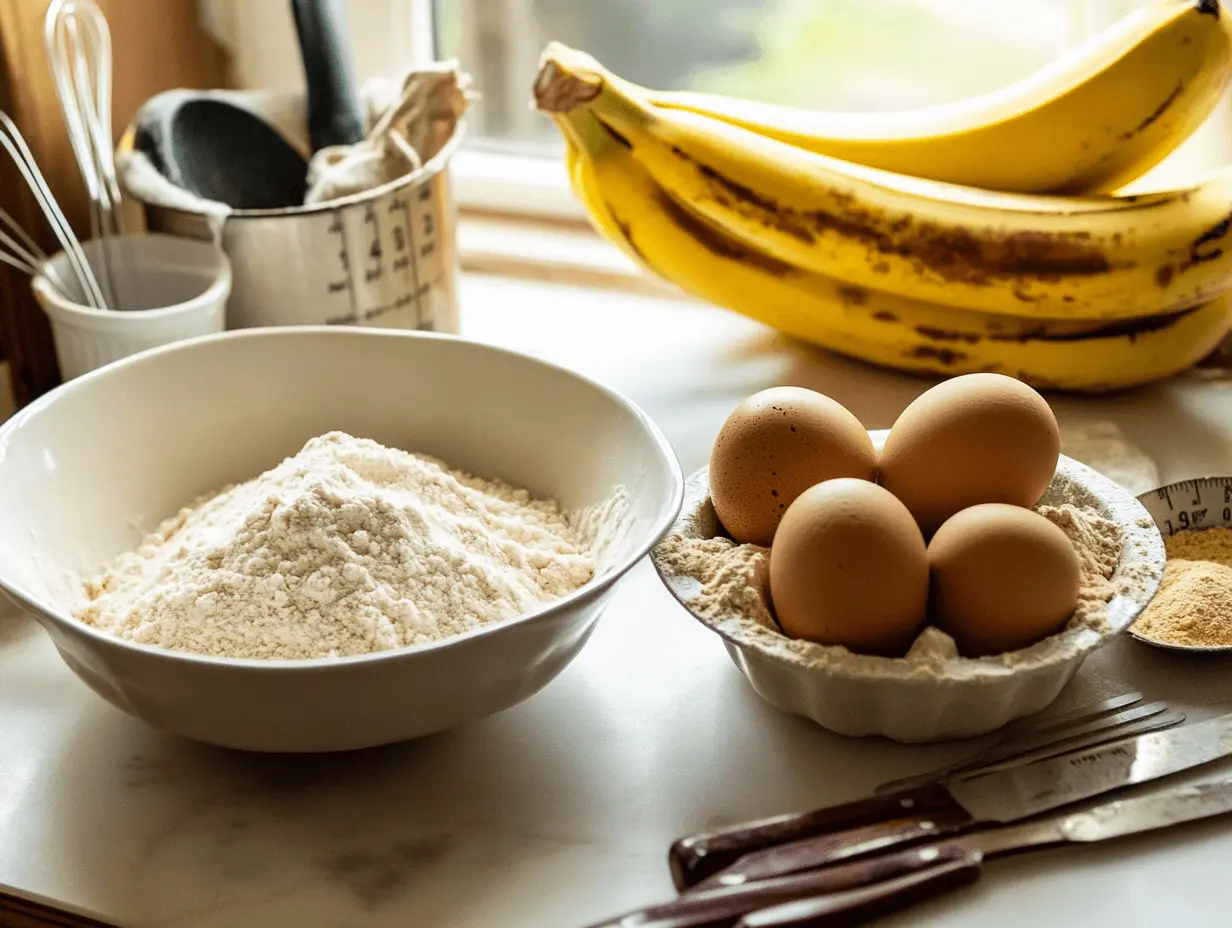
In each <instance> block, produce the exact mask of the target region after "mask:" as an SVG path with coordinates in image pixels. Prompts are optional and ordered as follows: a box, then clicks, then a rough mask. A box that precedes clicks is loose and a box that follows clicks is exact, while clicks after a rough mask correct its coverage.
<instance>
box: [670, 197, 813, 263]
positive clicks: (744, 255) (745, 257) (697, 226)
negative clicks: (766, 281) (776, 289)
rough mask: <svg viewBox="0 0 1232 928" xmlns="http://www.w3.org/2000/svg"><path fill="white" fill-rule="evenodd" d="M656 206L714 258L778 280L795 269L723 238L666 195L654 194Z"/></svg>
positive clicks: (717, 231) (725, 237)
mask: <svg viewBox="0 0 1232 928" xmlns="http://www.w3.org/2000/svg"><path fill="white" fill-rule="evenodd" d="M655 202H656V205H657V206H658V207H659V208H660V209H661V210H663V212H664V214H665V215H666V216H667V218H668V219H670V220H671V221H672V223H673V224H674V225H676V226H677V227H678V228H679V229H680V230H681V231H682V232H684V233H685V234H686V235H688V236H689V237H690V238H692V239H694V240H696V241H697V243H698V244H700V245H701V246H702V247H704V248H705V249H706V250H707V251H709V252H710V253H711V254H714V255H717V256H718V257H720V258H725V259H727V260H729V261H739V262H740V263H742V264H746V265H751V266H753V267H757V268H760V269H761V270H763V271H766V272H767V273H769V274H773V275H774V276H776V277H790V276H792V275H794V274H795V269H794V268H793V267H792V266H791V265H789V264H785V263H783V262H782V261H776V260H775V259H774V258H771V257H770V256H769V255H765V254H762V253H761V252H759V251H754V250H752V249H750V248H746V247H745V246H744V245H742V244H741V243H740V242H738V241H736V240H735V239H733V238H731V237H729V236H727V235H724V234H723V233H722V232H720V231H719V230H718V229H716V228H714V227H713V226H711V225H709V224H707V223H706V222H704V221H703V220H701V219H699V218H698V217H696V216H694V215H693V214H692V213H690V212H689V211H688V210H686V209H685V208H684V207H683V206H681V205H680V204H679V203H678V202H676V200H674V199H673V198H672V197H671V196H670V195H669V194H668V193H667V192H666V191H664V190H659V191H657V192H656V193H655Z"/></svg>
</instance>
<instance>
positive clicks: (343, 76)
mask: <svg viewBox="0 0 1232 928" xmlns="http://www.w3.org/2000/svg"><path fill="white" fill-rule="evenodd" d="M338 3H339V0H291V10H292V12H293V13H294V15H295V30H296V32H297V33H298V34H299V49H300V54H301V55H302V56H303V60H304V75H305V77H306V78H307V80H308V138H309V140H310V141H311V143H312V150H313V151H314V152H315V151H320V150H321V149H322V148H327V147H329V146H331V145H354V144H355V143H356V142H358V141H361V140H362V139H363V137H364V118H363V114H362V112H361V110H360V101H359V94H358V92H357V91H356V89H355V88H356V79H355V65H354V62H353V61H352V59H351V47H350V42H349V41H348V39H347V35H346V28H345V21H344V19H343V16H342V13H341V11H340V9H339V6H338Z"/></svg>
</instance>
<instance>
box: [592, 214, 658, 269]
mask: <svg viewBox="0 0 1232 928" xmlns="http://www.w3.org/2000/svg"><path fill="white" fill-rule="evenodd" d="M603 206H604V208H605V209H606V210H607V211H608V214H609V215H610V216H611V217H612V222H614V223H616V228H618V229H619V230H620V234H621V236H622V237H623V238H624V240H625V244H626V245H628V246H629V250H630V251H632V252H633V253H634V254H635V255H637V258H638V260H639V261H641V262H642V263H643V264H645V265H647V266H649V265H650V262H649V261H648V260H647V259H646V254H645V253H644V252H643V251H642V249H641V248H639V247H638V244H637V242H636V241H635V240H634V238H633V227H632V226H630V225H629V222H628V220H625V219H621V218H620V217H619V216H618V215H616V211H615V210H614V209H612V205H611V204H610V203H608V202H607V201H606V200H605V201H604V202H603Z"/></svg>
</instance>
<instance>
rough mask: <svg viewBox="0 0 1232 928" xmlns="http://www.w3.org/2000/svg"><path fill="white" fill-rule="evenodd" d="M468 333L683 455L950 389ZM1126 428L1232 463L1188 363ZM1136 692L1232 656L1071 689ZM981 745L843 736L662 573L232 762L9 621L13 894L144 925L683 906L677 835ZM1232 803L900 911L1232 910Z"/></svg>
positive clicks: (1126, 651)
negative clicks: (321, 752)
mask: <svg viewBox="0 0 1232 928" xmlns="http://www.w3.org/2000/svg"><path fill="white" fill-rule="evenodd" d="M463 298H464V304H463V305H464V309H463V312H464V316H465V323H464V325H465V329H466V334H468V335H471V336H473V337H476V338H480V339H484V340H490V341H497V342H499V343H501V344H505V345H509V346H511V347H515V348H519V349H522V350H526V351H529V352H530V353H533V354H536V355H540V356H544V357H547V358H549V359H551V360H554V361H556V362H559V363H562V364H565V365H568V366H570V367H574V368H577V369H579V370H581V371H583V372H584V373H587V374H590V375H592V376H595V377H599V378H601V379H602V380H604V381H605V382H606V383H608V384H610V385H611V386H613V387H615V388H617V389H619V390H621V391H624V392H625V393H626V394H628V395H629V396H631V397H632V398H633V399H634V400H635V401H636V402H638V403H640V404H641V405H642V406H643V407H644V408H645V409H646V410H647V411H648V412H649V413H650V414H651V415H652V416H653V417H654V418H655V419H656V420H657V421H658V422H659V424H660V425H661V426H662V427H663V429H664V430H665V432H666V433H667V435H668V438H669V439H670V440H671V441H672V443H673V445H674V446H675V448H676V450H677V453H678V454H679V456H680V459H681V463H682V465H683V467H684V469H685V471H686V472H689V471H692V470H694V469H695V468H697V467H699V466H701V465H702V464H703V463H705V460H706V458H707V455H708V451H709V447H710V442H711V441H712V439H713V437H714V435H715V433H716V431H717V430H718V427H719V425H720V424H721V422H722V421H723V418H724V417H725V416H726V414H727V413H728V412H729V411H730V409H731V408H732V407H733V406H734V405H735V404H736V403H737V402H738V401H739V400H740V399H741V398H742V397H744V396H745V395H747V394H749V393H752V392H754V391H756V390H758V389H761V388H762V387H765V386H769V385H772V384H778V383H794V384H800V385H803V386H809V387H813V388H815V389H819V390H822V391H824V392H827V393H829V394H831V395H832V396H834V397H835V398H837V399H838V400H840V401H841V402H843V403H845V404H847V405H848V406H849V407H850V408H851V409H852V410H853V411H854V412H855V413H856V414H857V415H859V416H860V417H861V418H862V419H863V421H864V422H865V424H866V425H867V426H868V427H869V428H885V427H888V426H889V425H890V424H891V423H892V421H893V419H894V416H895V415H896V414H897V412H898V411H899V410H900V409H901V408H902V407H903V406H904V405H905V404H906V403H907V402H909V401H910V400H911V399H912V398H913V397H914V396H915V395H916V394H918V393H919V392H920V391H922V390H923V389H924V388H925V387H926V386H927V383H926V382H924V381H920V380H916V379H911V378H905V377H896V376H892V375H888V374H884V373H879V372H875V371H872V370H870V369H867V368H863V367H860V366H859V365H855V364H850V363H847V362H844V361H841V360H838V359H835V358H832V357H829V356H826V355H823V354H821V353H814V352H810V351H808V350H807V349H800V348H793V347H788V346H786V345H783V344H780V343H777V341H776V340H775V339H774V337H773V336H772V335H771V334H770V333H769V332H768V331H767V330H765V329H763V328H761V327H760V326H757V325H754V324H753V323H749V322H745V321H744V320H742V319H740V318H737V317H734V316H730V315H728V314H725V313H721V312H719V311H716V310H710V309H706V308H703V307H701V306H695V305H690V304H685V303H681V302H676V301H670V300H656V299H650V298H644V297H632V296H620V295H615V294H611V295H609V294H602V293H599V294H596V293H593V292H589V291H583V290H578V289H571V288H565V287H559V288H551V287H543V286H538V285H530V284H520V283H515V282H510V281H505V280H500V279H496V278H482V277H471V278H468V279H467V280H466V282H465V284H464V287H463ZM1057 408H1058V412H1059V415H1060V417H1061V419H1062V422H1063V423H1067V422H1070V423H1072V422H1076V421H1078V420H1084V419H1099V418H1107V419H1111V420H1113V421H1115V422H1117V423H1118V424H1119V425H1120V426H1121V427H1122V428H1123V429H1124V431H1125V432H1126V434H1127V435H1128V436H1129V437H1130V438H1131V439H1132V440H1133V441H1135V442H1136V443H1137V444H1139V445H1140V446H1142V447H1143V448H1145V449H1146V450H1147V451H1148V452H1149V453H1150V454H1151V455H1152V456H1153V457H1154V458H1155V459H1156V461H1157V463H1158V464H1159V467H1160V470H1161V474H1162V477H1163V479H1164V480H1165V481H1173V480H1179V479H1183V478H1185V477H1191V476H1199V475H1205V474H1227V473H1232V447H1230V446H1232V392H1229V391H1228V390H1227V389H1225V388H1219V387H1214V386H1210V385H1206V384H1202V383H1200V382H1199V381H1197V380H1181V381H1176V382H1173V383H1171V384H1168V385H1166V386H1164V387H1161V388H1157V389H1152V390H1147V391H1140V392H1137V393H1135V394H1133V395H1127V396H1122V397H1118V398H1116V399H1111V400H1103V401H1098V402H1096V401H1088V402H1077V401H1062V402H1059V403H1057ZM1130 687H1133V688H1137V689H1140V690H1141V691H1142V692H1144V693H1145V694H1146V695H1147V696H1148V697H1149V698H1151V699H1168V700H1170V701H1172V702H1174V703H1175V704H1176V705H1178V706H1182V707H1185V708H1187V709H1189V710H1190V711H1191V713H1192V715H1191V717H1193V718H1196V717H1198V716H1201V715H1204V714H1205V715H1209V714H1212V713H1213V712H1216V711H1225V710H1229V709H1232V662H1227V663H1218V662H1209V661H1194V660H1183V659H1178V658H1176V657H1174V656H1171V655H1166V654H1163V653H1160V652H1156V651H1153V650H1151V649H1148V648H1146V647H1144V646H1142V645H1138V644H1136V643H1134V642H1132V641H1130V640H1122V641H1119V642H1117V643H1116V644H1114V645H1112V646H1110V647H1109V648H1107V649H1105V651H1103V652H1101V653H1099V654H1097V655H1096V656H1095V657H1093V658H1092V659H1090V660H1089V661H1088V662H1087V665H1086V666H1085V667H1084V668H1083V669H1082V671H1081V672H1080V674H1079V677H1078V678H1077V679H1076V680H1075V682H1074V683H1073V684H1071V687H1070V690H1068V691H1067V693H1066V694H1065V695H1064V696H1063V697H1062V698H1072V697H1073V696H1074V695H1075V693H1076V692H1078V691H1084V690H1085V691H1090V690H1101V691H1102V690H1108V689H1113V690H1116V689H1121V688H1130ZM970 750H971V745H934V746H930V747H907V746H902V745H895V744H892V743H889V742H886V741H882V740H867V739H865V740H854V739H846V738H842V737H839V736H837V735H832V734H829V733H828V732H826V731H824V730H822V729H820V728H818V727H817V726H815V725H814V724H812V723H811V722H808V721H805V720H802V719H798V718H791V717H787V716H785V715H782V714H780V713H778V712H776V711H775V710H774V709H772V708H771V707H769V706H768V705H767V704H765V703H764V702H762V701H761V700H760V699H759V698H758V697H757V696H756V694H754V693H753V691H752V690H751V688H750V687H749V686H748V685H747V684H746V683H745V681H744V678H743V677H742V676H741V675H740V674H739V672H738V671H737V670H736V668H735V667H734V666H733V665H732V663H731V662H730V661H729V660H728V658H727V656H726V654H725V652H724V650H723V647H722V646H721V644H720V643H719V641H718V639H717V638H716V637H715V636H714V635H712V634H711V633H710V632H708V631H707V630H705V629H704V628H702V627H701V626H700V625H699V624H697V623H696V622H694V621H693V619H691V618H690V617H689V616H688V615H687V614H686V613H685V612H684V611H683V610H682V609H681V608H680V607H679V606H677V605H676V604H675V602H674V601H673V600H672V599H671V597H670V596H669V595H668V594H667V592H666V591H665V590H664V589H663V588H662V587H661V586H660V584H659V583H658V580H657V578H656V577H655V575H654V572H653V570H652V569H651V568H650V566H649V565H648V564H647V563H642V564H641V565H639V566H638V567H637V568H636V569H635V570H634V571H633V573H632V574H631V575H630V576H629V577H628V578H627V580H626V581H625V582H624V583H623V584H622V586H621V588H620V590H619V593H618V595H617V598H616V599H615V601H614V602H613V604H612V605H611V607H610V608H609V609H608V611H607V613H606V614H605V616H604V617H603V619H602V621H601V622H600V624H599V628H598V630H597V631H596V633H595V634H594V636H593V638H592V639H591V641H590V643H589V644H588V645H587V646H586V648H585V650H584V651H583V652H582V654H581V656H580V657H579V658H578V659H577V660H576V661H575V662H574V663H573V664H572V665H570V666H569V667H568V668H567V669H566V670H565V672H564V673H562V674H561V676H560V677H559V678H557V680H555V681H554V682H553V683H552V684H551V685H549V686H548V687H547V688H546V689H545V690H543V691H542V692H541V693H539V694H538V695H536V696H534V697H533V698H531V699H530V700H528V701H527V702H525V703H523V704H522V705H520V706H517V707H515V708H513V709H511V710H508V711H506V712H504V713H501V714H500V715H497V716H494V717H492V718H489V719H486V720H484V721H481V722H478V723H475V724H473V725H469V726H467V727H464V728H462V729H458V730H455V731H452V732H448V733H445V734H441V735H437V736H433V737H430V738H427V739H423V740H421V741H418V742H412V743H408V744H403V745H397V746H393V747H388V748H381V749H376V750H372V751H365V752H359V753H355V754H349V755H331V756H318V757H304V756H295V757H281V756H261V755H245V754H239V753H231V752H226V751H222V750H219V749H214V748H209V747H204V746H200V745H196V744H193V743H190V742H185V741H181V740H178V739H175V738H173V737H170V736H165V735H162V734H159V733H157V732H155V731H153V730H151V729H149V728H147V727H146V726H145V725H143V724H142V723H140V722H137V721H135V720H133V719H130V718H129V717H127V716H126V715H124V714H122V713H121V712H120V711H119V710H117V709H114V708H112V707H111V706H110V705H108V704H107V703H105V702H103V701H102V700H101V699H100V698H98V697H97V696H95V695H93V694H92V693H91V692H90V691H88V690H87V689H86V687H85V685H84V684H82V683H81V682H79V681H78V680H77V678H76V677H74V676H73V675H72V673H71V672H70V671H69V670H68V668H67V667H66V666H65V665H64V664H63V663H62V662H61V661H60V659H59V657H58V655H57V654H56V652H55V650H54V648H53V647H52V645H51V643H50V641H49V640H48V639H47V638H46V636H45V635H44V634H43V633H42V631H41V630H40V629H39V628H38V627H37V626H36V625H35V624H34V623H33V622H32V621H30V620H28V619H25V618H20V617H16V616H12V617H5V618H0V888H7V889H9V891H15V892H17V893H21V894H28V895H30V896H33V897H36V898H37V897H43V898H46V899H50V900H53V901H55V902H56V903H57V904H59V905H63V906H66V907H73V908H78V909H81V910H83V911H86V912H90V913H94V914H96V915H99V916H101V917H103V918H105V919H107V920H109V921H112V922H115V923H117V924H120V925H123V926H130V928H145V926H151V928H153V926H165V928H172V926H175V928H221V926H246V925H252V926H261V928H281V926H294V928H394V926H397V928H421V926H422V928H430V926H438V925H439V926H450V928H477V926H483V928H497V926H500V928H515V926H516V928H521V926H526V928H581V926H583V925H585V924H587V923H589V922H591V921H594V920H597V919H599V918H601V917H606V916H611V915H615V914H617V913H618V912H620V911H622V910H624V909H628V908H631V907H635V906H637V905H642V904H648V903H651V902H654V901H658V900H659V899H660V897H663V898H666V897H668V896H670V895H671V893H672V888H671V884H670V881H669V879H668V876H667V869H666V866H665V862H664V861H665V852H666V849H667V846H668V844H669V842H670V841H671V840H672V839H673V838H675V837H678V836H679V835H681V834H684V833H687V832H691V831H694V830H697V829H698V828H699V827H701V826H704V825H707V824H713V823H718V822H726V821H734V820H739V819H743V818H748V817H753V816H761V815H767V814H772V813H776V812H782V811H788V810H792V809H796V808H803V807H807V806H810V805H820V804H828V803H830V802H834V801H839V800H844V799H850V798H854V797H856V796H858V795H860V794H862V793H864V792H867V790H868V788H869V787H870V786H871V785H872V784H873V783H876V782H879V781H881V780H883V779H888V778H890V777H892V776H897V775H902V774H905V773H908V772H911V771H913V770H918V769H923V768H926V767H931V766H934V765H935V764H937V763H940V762H942V761H944V760H948V759H950V758H952V757H955V756H959V755H961V754H963V753H966V752H967V751H970ZM1230 857H1232V818H1225V819H1222V820H1215V821H1212V822H1207V823H1201V824H1198V825H1195V826H1185V827H1183V828H1180V829H1176V830H1174V831H1172V832H1168V833H1162V834H1158V835H1154V836H1145V837H1141V838H1136V839H1129V840H1125V841H1120V842H1115V843H1113V844H1108V845H1104V846H1098V847H1096V846H1091V847H1079V848H1069V849H1065V850H1060V851H1049V852H1042V853H1038V854H1032V855H1029V856H1025V857H1020V858H1016V859H1012V860H1009V861H999V862H994V863H992V864H990V865H989V866H988V867H987V868H986V873H985V876H984V878H983V880H981V882H980V883H979V884H978V885H977V886H975V887H973V888H970V889H966V890H962V891H959V892H957V893H954V894H952V895H950V896H948V897H946V898H944V899H942V900H938V901H936V902H934V903H931V904H929V905H928V906H925V907H920V908H917V909H914V910H912V911H911V912H910V913H909V914H907V915H903V916H899V917H896V918H893V919H887V920H885V921H884V922H883V923H882V924H886V925H906V924H911V925H928V926H933V925H937V926H940V925H945V926H950V928H954V926H980V928H984V926H987V925H989V924H997V925H998V926H1000V928H1009V926H1023V928H1026V926H1031V928H1037V926H1039V925H1040V924H1063V925H1071V924H1082V925H1084V926H1085V928H1101V926H1108V928H1113V926H1115V928H1125V926H1128V925H1144V926H1145V925H1150V926H1155V925H1165V924H1167V925H1185V926H1198V925H1226V924H1228V923H1229V921H1230V919H1232V915H1229V913H1232V880H1229V879H1228V878H1227V864H1226V861H1227V860H1228V859H1229V858H1230Z"/></svg>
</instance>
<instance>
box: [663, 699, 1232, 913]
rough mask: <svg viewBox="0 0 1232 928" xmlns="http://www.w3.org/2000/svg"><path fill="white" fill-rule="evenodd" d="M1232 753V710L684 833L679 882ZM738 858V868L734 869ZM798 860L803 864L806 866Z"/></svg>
mask: <svg viewBox="0 0 1232 928" xmlns="http://www.w3.org/2000/svg"><path fill="white" fill-rule="evenodd" d="M1229 755H1232V714H1229V715H1222V716H1219V717H1217V718H1213V719H1209V720H1207V721H1204V722H1198V723H1196V724H1192V725H1185V726H1182V727H1180V728H1173V729H1170V730H1168V731H1162V732H1151V733H1149V734H1143V735H1138V736H1137V737H1134V738H1128V739H1125V740H1122V741H1116V742H1113V743H1111V744H1105V745H1101V746H1099V747H1095V748H1091V749H1090V750H1083V751H1075V752H1071V753H1068V754H1062V755H1060V756H1057V757H1049V758H1045V759H1041V760H1037V761H1033V762H1031V763H1028V764H1024V765H1022V766H1016V767H1012V768H1009V769H1004V770H996V771H993V772H990V773H977V774H974V775H959V776H956V777H953V778H951V779H948V780H946V781H944V782H943V783H934V784H929V785H927V786H924V787H919V788H914V789H907V790H902V791H899V792H895V793H887V794H885V795H882V796H872V797H870V798H868V799H861V800H857V801H855V802H852V803H846V804H844V805H839V806H831V807H829V808H825V809H817V810H813V811H811V812H803V813H798V814H791V815H781V816H777V817H775V818H768V819H761V820H759V821H754V822H747V823H745V824H742V825H736V826H732V827H729V828H724V829H722V830H718V831H712V832H706V833H702V834H698V835H693V836H690V837H687V838H681V839H680V840H678V841H676V842H675V843H674V844H673V845H672V847H671V850H670V851H669V853H668V860H669V863H670V865H671V870H672V878H673V880H674V881H675V883H676V886H677V888H678V889H684V888H687V887H696V886H699V885H701V884H704V885H706V886H715V885H721V882H720V881H721V878H720V877H719V873H720V871H725V872H724V874H723V877H724V878H725V877H732V878H735V879H737V880H741V881H743V880H749V879H763V878H765V877H767V876H781V875H783V874H784V872H786V871H784V870H783V869H782V868H783V866H784V864H785V861H787V860H792V861H795V860H798V859H799V858H798V855H797V854H796V849H795V848H794V847H793V848H790V849H787V854H786V856H784V855H783V854H780V853H779V852H780V851H781V850H784V849H783V848H781V847H780V846H781V845H787V844H798V843H801V842H803V841H804V840H805V839H810V838H822V836H824V839H822V840H817V841H811V842H809V846H810V853H811V855H812V860H811V862H810V863H808V864H807V865H806V866H809V867H816V866H822V865H825V864H829V863H833V862H835V861H839V860H845V859H849V858H852V857H856V856H858V855H861V854H867V853H871V852H873V851H886V850H889V849H890V848H892V847H900V846H903V845H906V844H910V843H912V842H917V841H921V840H925V839H929V838H939V837H943V836H945V835H952V834H958V833H960V832H962V831H964V830H966V829H968V828H970V827H972V826H974V825H976V824H977V823H981V822H985V823H1005V822H1013V821H1017V820H1019V819H1024V818H1028V817H1029V816H1032V815H1038V814H1039V813H1041V812H1048V811H1051V810H1052V809H1057V808H1060V807H1061V806H1065V805H1069V804H1070V803H1074V802H1079V801H1081V800H1083V799H1090V798H1092V797H1094V796H1099V795H1101V794H1103V793H1106V792H1109V791H1110V790H1114V789H1119V788H1121V787H1124V786H1133V785H1134V784H1137V783H1146V782H1148V781H1151V780H1155V779H1158V778H1160V777H1164V776H1167V775H1169V774H1172V773H1177V772H1179V771H1182V770H1188V769H1189V768H1191V767H1196V766H1198V765H1199V764H1205V763H1209V762H1210V761H1214V760H1218V759H1219V758H1222V757H1227V756H1229ZM737 861H739V869H734V868H733V869H731V870H730V871H728V868H732V865H733V864H735V863H736V862H737ZM797 869H799V868H797Z"/></svg>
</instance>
